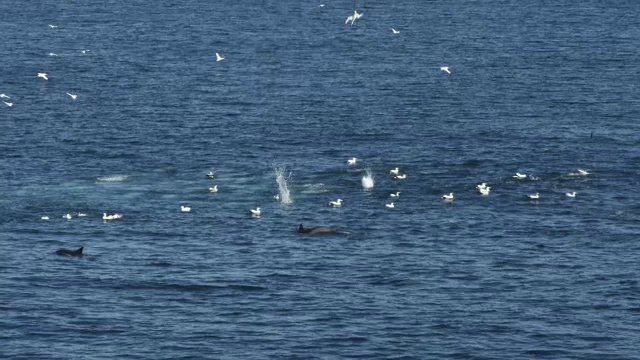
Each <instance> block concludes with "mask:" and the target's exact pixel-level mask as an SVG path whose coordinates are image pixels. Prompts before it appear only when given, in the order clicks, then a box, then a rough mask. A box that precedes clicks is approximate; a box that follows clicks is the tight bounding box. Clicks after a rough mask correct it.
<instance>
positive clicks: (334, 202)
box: [329, 199, 342, 207]
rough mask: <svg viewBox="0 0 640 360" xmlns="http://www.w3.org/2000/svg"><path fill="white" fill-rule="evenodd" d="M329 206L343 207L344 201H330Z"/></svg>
mask: <svg viewBox="0 0 640 360" xmlns="http://www.w3.org/2000/svg"><path fill="white" fill-rule="evenodd" d="M329 205H331V206H333V207H340V206H342V199H338V200H336V201H329Z"/></svg>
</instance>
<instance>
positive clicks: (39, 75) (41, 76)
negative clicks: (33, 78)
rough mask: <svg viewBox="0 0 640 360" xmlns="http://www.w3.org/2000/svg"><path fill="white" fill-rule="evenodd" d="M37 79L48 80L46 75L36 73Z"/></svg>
mask: <svg viewBox="0 0 640 360" xmlns="http://www.w3.org/2000/svg"><path fill="white" fill-rule="evenodd" d="M38 77H39V78H43V79H45V80H49V78H48V77H47V73H38Z"/></svg>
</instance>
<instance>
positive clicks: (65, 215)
mask: <svg viewBox="0 0 640 360" xmlns="http://www.w3.org/2000/svg"><path fill="white" fill-rule="evenodd" d="M62 217H63V218H64V219H67V220H71V214H64V215H63V216H62Z"/></svg>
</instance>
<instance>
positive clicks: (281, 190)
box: [273, 166, 293, 204]
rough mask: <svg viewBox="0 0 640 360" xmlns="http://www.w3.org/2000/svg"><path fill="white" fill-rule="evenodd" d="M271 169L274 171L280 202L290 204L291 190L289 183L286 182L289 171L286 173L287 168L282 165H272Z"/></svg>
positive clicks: (291, 200)
mask: <svg viewBox="0 0 640 360" xmlns="http://www.w3.org/2000/svg"><path fill="white" fill-rule="evenodd" d="M273 170H274V171H275V173H276V182H277V183H278V194H279V195H280V202H281V203H282V204H291V203H292V202H293V199H291V191H289V185H288V183H287V180H288V179H290V178H291V173H288V174H287V169H286V168H285V167H284V166H274V168H273Z"/></svg>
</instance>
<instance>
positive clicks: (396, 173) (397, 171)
mask: <svg viewBox="0 0 640 360" xmlns="http://www.w3.org/2000/svg"><path fill="white" fill-rule="evenodd" d="M399 173H400V169H398V168H395V169H391V170H389V174H392V175H398V174H399Z"/></svg>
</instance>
